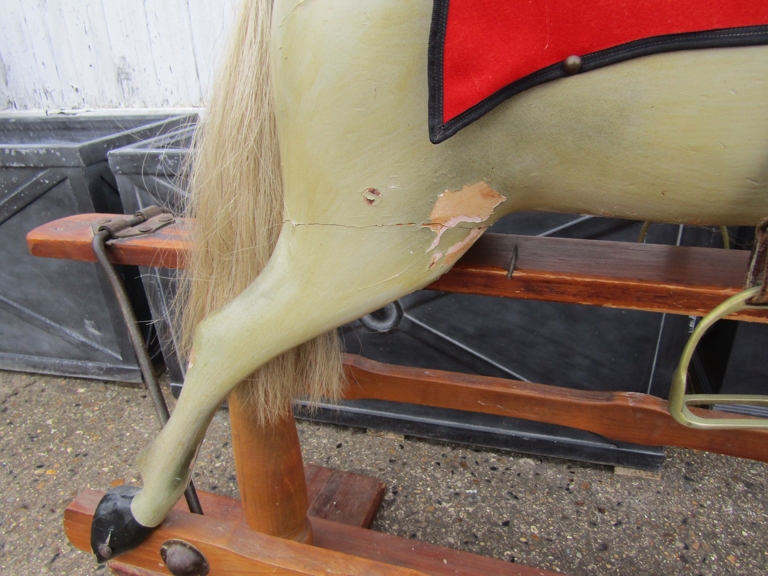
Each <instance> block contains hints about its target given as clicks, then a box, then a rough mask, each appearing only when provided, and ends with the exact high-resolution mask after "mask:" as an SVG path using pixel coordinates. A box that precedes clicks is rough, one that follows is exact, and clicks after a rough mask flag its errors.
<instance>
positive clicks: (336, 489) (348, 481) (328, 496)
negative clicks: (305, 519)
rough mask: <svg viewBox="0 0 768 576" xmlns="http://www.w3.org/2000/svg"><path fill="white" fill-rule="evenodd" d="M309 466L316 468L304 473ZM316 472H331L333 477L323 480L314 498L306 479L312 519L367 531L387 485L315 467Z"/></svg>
mask: <svg viewBox="0 0 768 576" xmlns="http://www.w3.org/2000/svg"><path fill="white" fill-rule="evenodd" d="M310 466H313V465H312V464H307V465H306V466H305V469H306V468H309V467H310ZM314 468H319V469H321V470H323V471H329V470H330V474H328V475H327V476H326V477H325V478H324V480H325V481H324V483H323V485H322V487H321V488H320V489H319V490H317V492H316V493H314V494H313V490H314V486H313V485H312V483H311V482H310V480H309V478H307V483H308V484H309V486H308V487H307V492H308V493H309V502H310V504H309V513H308V514H309V516H310V518H320V519H324V520H331V521H333V522H336V523H339V524H347V525H349V526H359V527H360V528H368V527H369V526H370V525H371V523H372V522H373V519H374V518H375V517H376V512H378V510H379V506H381V500H382V498H384V491H385V490H386V485H385V484H384V482H382V481H381V480H379V479H378V478H373V477H371V476H363V475H362V474H353V473H351V472H343V471H341V470H331V469H329V468H323V467H321V466H314ZM318 477H319V475H318Z"/></svg>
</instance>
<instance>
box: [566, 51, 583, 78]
mask: <svg viewBox="0 0 768 576" xmlns="http://www.w3.org/2000/svg"><path fill="white" fill-rule="evenodd" d="M563 68H565V73H566V74H571V75H573V74H578V73H579V72H581V58H579V57H578V56H576V55H575V54H574V55H572V56H568V58H566V59H565V60H563Z"/></svg>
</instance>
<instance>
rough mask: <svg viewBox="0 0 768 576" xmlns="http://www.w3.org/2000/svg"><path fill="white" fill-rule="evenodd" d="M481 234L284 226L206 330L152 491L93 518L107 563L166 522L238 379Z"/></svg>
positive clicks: (407, 284)
mask: <svg viewBox="0 0 768 576" xmlns="http://www.w3.org/2000/svg"><path fill="white" fill-rule="evenodd" d="M482 230H483V228H455V229H452V230H450V231H449V232H450V233H449V234H448V233H447V234H446V236H444V238H443V239H442V241H441V244H443V242H445V241H446V238H448V242H449V243H450V244H451V248H449V249H442V250H441V249H439V248H433V247H432V246H433V244H434V238H435V232H434V231H433V230H432V229H430V228H426V227H419V226H418V225H410V224H407V225H401V226H395V225H384V226H368V227H352V226H349V227H348V226H338V225H311V224H310V225H294V224H290V223H287V224H285V225H284V226H283V230H282V232H281V236H280V239H279V241H278V243H277V247H276V248H275V251H274V253H273V255H272V257H271V259H270V261H269V263H268V264H267V266H266V268H265V269H264V271H263V272H262V273H261V275H260V276H259V277H258V278H257V279H256V281H254V282H253V284H251V285H250V286H249V287H248V288H247V289H246V290H245V291H243V292H242V293H241V295H240V296H238V297H237V298H236V299H235V300H233V301H232V302H230V303H229V304H227V305H226V306H224V307H223V308H221V309H220V310H218V311H216V312H214V313H212V314H210V315H209V316H208V317H206V318H205V320H203V321H202V322H201V323H200V325H199V326H198V329H197V331H196V333H195V338H194V358H193V359H192V360H191V362H190V367H189V370H188V372H187V376H186V379H185V382H184V388H183V393H182V394H181V398H180V399H179V402H178V404H177V406H176V409H175V410H174V412H173V415H172V416H171V419H170V420H169V422H168V423H167V424H166V426H165V427H164V428H163V430H162V431H161V432H160V434H159V435H158V436H157V437H156V438H155V440H154V441H153V442H152V443H151V444H150V446H149V447H148V448H147V449H146V450H145V452H144V453H143V454H142V455H141V457H140V458H139V468H140V470H141V476H142V480H143V488H142V489H141V491H139V492H138V493H135V494H133V493H124V492H123V491H118V493H117V494H113V495H112V496H110V495H109V494H108V495H107V496H105V499H104V500H103V501H102V504H104V506H102V505H100V506H99V510H97V513H96V516H95V517H94V522H93V529H92V541H91V544H92V547H93V550H94V552H95V553H96V554H97V556H98V558H99V560H100V561H104V560H106V559H108V558H109V557H114V556H115V555H117V554H119V553H121V552H125V551H127V550H130V549H132V548H134V547H135V546H137V545H138V544H140V543H141V541H143V539H144V538H145V537H146V536H147V535H148V533H149V529H151V528H152V527H155V526H157V525H158V524H159V523H160V522H161V521H162V520H163V518H164V517H165V515H166V514H167V513H168V511H169V510H170V509H171V508H172V507H173V505H174V504H175V503H176V501H177V500H178V499H179V497H180V496H181V494H182V493H183V491H184V488H185V486H186V484H187V482H188V480H189V476H190V473H191V469H192V465H193V463H194V460H195V456H196V454H197V451H198V449H199V447H200V444H201V442H202V439H203V435H204V434H205V431H206V429H207V427H208V424H209V423H210V421H211V418H212V417H213V415H214V413H215V411H216V409H217V408H218V407H219V406H220V405H221V403H222V401H223V400H224V399H225V398H226V396H227V395H228V394H229V392H230V391H232V389H233V388H234V387H235V386H236V385H237V384H238V383H239V382H241V381H242V380H243V379H244V378H246V377H247V376H248V375H249V374H250V373H251V372H253V371H254V370H255V369H256V368H258V367H259V366H261V365H262V364H264V363H266V362H267V361H269V360H270V359H272V358H274V357H275V356H277V355H279V354H281V353H282V352H285V351H286V350H289V349H291V348H293V347H294V346H296V345H298V344H300V343H302V342H305V341H307V340H309V339H311V338H314V337H315V336H317V335H319V334H322V333H324V332H326V331H328V330H331V329H334V328H336V327H338V326H340V325H342V324H344V323H346V322H349V321H351V320H354V319H355V318H359V317H360V316H362V315H364V314H366V313H368V312H371V311H373V310H376V309H378V308H380V307H382V306H384V305H385V304H387V303H388V302H391V301H393V300H395V299H397V298H399V297H401V296H403V295H405V294H408V293H410V292H412V291H414V290H417V289H419V288H422V287H423V286H425V285H427V284H428V283H429V282H431V281H432V280H434V279H435V278H436V277H437V276H439V275H440V274H442V273H443V272H444V271H445V270H447V269H448V268H449V267H450V265H451V264H452V263H453V262H454V261H455V259H456V258H458V256H459V255H460V254H461V253H463V251H464V250H466V249H467V248H468V247H469V246H470V245H471V244H472V242H473V241H474V240H475V239H476V238H477V237H478V236H479V235H480V233H481V232H482ZM102 508H103V509H102ZM126 526H128V527H131V528H130V529H128V530H127V532H126V529H125V527H126Z"/></svg>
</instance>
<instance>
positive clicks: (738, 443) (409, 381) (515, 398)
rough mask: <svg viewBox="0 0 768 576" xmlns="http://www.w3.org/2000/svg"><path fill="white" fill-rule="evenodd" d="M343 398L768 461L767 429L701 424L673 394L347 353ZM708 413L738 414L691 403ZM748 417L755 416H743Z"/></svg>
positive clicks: (706, 415) (716, 415)
mask: <svg viewBox="0 0 768 576" xmlns="http://www.w3.org/2000/svg"><path fill="white" fill-rule="evenodd" d="M344 364H345V368H346V372H347V377H348V379H349V384H348V386H347V387H346V390H345V393H344V398H346V399H350V400H354V399H363V398H365V399H376V400H388V401H391V402H407V403H410V404H419V405H423V406H434V407H437V408H449V409H454V410H466V411H470V412H481V413H484V414H495V415H497V416H509V417H512V418H522V419H524V420H533V421H536V422H546V423H549V424H556V425H559V426H569V427H571V428H577V429H579V430H586V431H588V432H594V433H595V434H599V435H601V436H604V437H606V438H610V439H613V440H619V441H622V442H633V443H636V444H644V445H646V446H679V447H683V448H693V449H697V450H706V451H709V452H718V453H720V454H727V455H729V456H738V457H740V458H750V459H752V460H760V461H762V462H768V430H695V429H693V428H687V427H685V426H682V425H681V424H678V423H677V422H675V420H673V419H672V417H671V416H670V415H669V411H668V408H667V402H666V401H665V400H662V399H660V398H656V397H654V396H649V395H646V394H639V393H636V392H587V391H583V390H572V389H570V388H558V387H556V386H547V385H544V384H533V383H530V382H520V381H517V380H507V379H503V378H491V377H486V376H476V375H468V374H458V373H455V372H444V371H441V370H424V369H421V368H407V367H404V366H392V365H389V364H382V363H380V362H376V361H374V360H368V359H367V358H363V357H362V356H355V355H351V354H347V355H345V359H344ZM691 410H692V411H693V412H694V413H696V414H697V415H700V416H702V417H703V418H724V417H728V418H734V417H736V418H738V417H739V416H737V415H735V414H724V413H722V412H717V411H712V410H701V409H696V408H691ZM744 418H749V417H748V416H744Z"/></svg>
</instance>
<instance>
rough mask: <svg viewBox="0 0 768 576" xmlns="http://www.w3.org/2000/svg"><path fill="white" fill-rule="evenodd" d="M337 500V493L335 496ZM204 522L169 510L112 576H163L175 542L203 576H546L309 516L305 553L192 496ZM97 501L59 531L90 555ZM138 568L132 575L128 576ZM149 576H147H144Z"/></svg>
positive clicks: (225, 507)
mask: <svg viewBox="0 0 768 576" xmlns="http://www.w3.org/2000/svg"><path fill="white" fill-rule="evenodd" d="M341 492H343V491H341ZM198 494H199V496H200V501H201V504H202V506H203V510H205V516H198V515H196V514H190V513H189V512H187V511H185V510H184V508H183V507H180V506H177V507H176V508H175V509H174V510H172V511H171V513H170V514H168V516H167V517H166V519H165V520H164V521H163V523H162V524H161V525H160V526H159V527H158V528H157V529H156V530H155V531H154V532H153V533H152V535H151V536H150V538H149V539H148V540H147V541H146V542H144V544H142V545H141V546H139V547H138V548H136V549H135V550H133V551H131V552H127V553H126V554H123V555H122V556H120V558H119V560H118V561H117V562H115V563H114V564H115V565H114V566H112V568H113V571H114V572H115V573H118V574H132V575H136V574H142V575H146V576H149V575H154V574H169V572H168V569H167V568H166V567H165V564H164V563H163V561H162V559H161V557H160V547H161V546H162V545H163V542H165V541H166V540H169V539H172V538H173V539H181V540H184V541H185V542H188V543H189V544H192V545H193V546H195V547H196V548H197V549H198V550H199V551H200V552H202V553H203V555H204V556H205V558H206V560H207V561H208V563H209V565H210V568H211V570H210V574H211V575H214V574H237V575H238V576H246V575H253V576H255V575H257V574H272V575H276V576H288V575H290V576H298V575H306V576H342V575H343V576H347V575H351V574H355V575H360V576H362V575H365V576H425V575H432V576H456V575H457V574H460V575H466V576H469V575H471V574H477V575H481V574H482V575H487V576H490V575H493V576H497V575H498V576H554V575H555V573H554V572H548V571H545V570H539V569H536V568H529V567H527V566H522V565H520V564H512V563H510V562H504V561H502V560H493V559H491V558H485V557H483V556H476V555H474V554H469V553H467V552H461V551H459V550H453V549H450V548H443V547H441V546H434V545H432V544H426V543H424V542H419V541H417V540H411V539H409V538H401V537H398V536H391V535H389V534H383V533H381V532H375V531H373V530H367V529H365V528H364V527H360V526H359V525H358V524H357V523H356V522H355V521H353V522H352V523H350V524H347V523H341V522H333V521H330V520H327V519H325V518H324V517H322V516H317V515H313V514H312V511H311V510H310V522H311V523H312V530H313V532H314V539H315V546H308V545H306V544H300V543H298V542H293V541H290V540H284V539H282V538H275V537H274V536H267V535H266V534H260V533H258V532H254V531H253V530H251V529H250V528H249V527H248V525H247V523H246V520H245V514H244V512H243V510H242V508H241V505H240V502H239V501H238V500H233V499H231V498H226V497H224V496H218V495H216V494H209V493H207V492H202V491H199V492H198ZM103 495H104V494H103V493H102V492H97V491H95V490H85V491H83V492H81V493H80V495H79V496H78V497H77V498H76V499H75V501H74V502H72V504H70V505H69V506H68V507H67V509H66V511H65V512H64V531H65V532H66V533H67V537H68V538H69V540H70V542H72V544H74V545H75V546H76V547H77V548H79V549H80V550H83V551H86V552H90V533H91V520H92V518H93V513H94V511H95V510H96V505H97V504H98V503H99V500H100V499H101V497H102V496H103ZM135 567H138V568H139V570H140V571H137V570H135ZM148 571H149V572H148Z"/></svg>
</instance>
